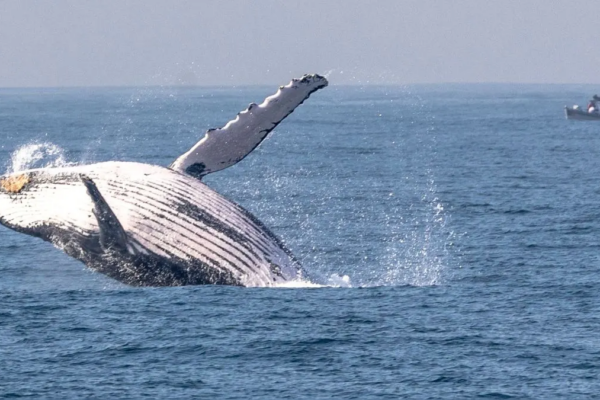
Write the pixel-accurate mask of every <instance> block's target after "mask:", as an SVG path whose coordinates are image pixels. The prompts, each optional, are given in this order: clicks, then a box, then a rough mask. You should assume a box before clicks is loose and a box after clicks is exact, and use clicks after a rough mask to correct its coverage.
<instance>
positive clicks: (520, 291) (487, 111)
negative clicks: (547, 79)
mask: <svg viewBox="0 0 600 400" xmlns="http://www.w3.org/2000/svg"><path fill="white" fill-rule="evenodd" d="M274 89H276V87H275V88H271V87H241V88H240V87H235V88H218V87H214V88H185V87H179V88H178V87H165V88H160V87H155V88H74V89H0V164H2V165H1V167H2V172H4V171H14V170H19V169H23V168H30V167H34V166H38V167H39V166H52V165H64V164H67V163H76V164H81V163H93V162H98V161H106V160H127V161H141V162H146V163H151V164H159V165H165V166H166V165H168V164H169V163H170V162H172V161H173V160H174V159H175V158H176V157H178V156H179V155H180V154H181V153H183V152H184V151H186V150H188V149H189V148H190V147H191V146H192V145H193V144H194V143H195V142H196V141H197V140H198V139H199V138H200V137H201V136H202V135H203V134H204V131H205V130H206V129H208V128H214V127H220V126H223V125H224V124H225V123H226V122H227V121H229V120H230V119H232V118H234V117H235V115H236V113H237V112H238V111H241V110H243V109H244V108H245V107H246V106H247V105H248V104H249V103H250V102H252V101H254V102H261V101H262V99H264V98H265V97H266V96H268V95H270V94H272V93H273V92H274ZM594 90H596V91H598V88H591V87H589V86H564V85H417V86H366V87H359V86H356V87H340V86H336V85H335V81H334V80H333V82H332V83H331V85H330V87H328V88H327V89H325V90H322V91H319V92H317V93H315V94H313V96H312V97H311V98H310V99H309V100H308V101H307V102H306V103H305V104H304V105H302V106H301V107H300V108H298V109H297V110H296V111H295V112H294V113H293V114H292V115H290V117H289V118H288V119H287V120H285V121H284V122H283V123H282V124H281V125H279V127H278V128H277V129H276V130H275V131H274V132H273V133H272V134H271V136H270V137H269V138H268V139H267V140H266V141H265V142H263V144H262V145H261V146H260V147H259V148H258V149H256V150H255V151H254V152H253V153H252V154H251V155H250V156H248V157H247V158H246V159H245V160H243V161H242V162H240V163H239V164H237V165H235V166H234V167H231V168H229V169H227V170H224V171H221V172H219V173H215V174H213V175H211V176H208V177H207V178H206V179H205V182H207V183H208V184H209V185H210V186H211V187H213V188H215V189H216V190H217V191H219V192H220V193H222V194H224V195H225V196H227V197H229V198H230V199H233V200H235V201H236V202H238V203H239V204H241V205H242V206H244V207H245V208H247V209H248V210H250V211H251V212H252V213H254V214H255V215H256V216H257V217H258V218H259V219H261V220H262V221H263V222H264V223H265V224H266V225H267V226H269V227H270V228H271V229H272V230H273V231H274V232H275V233H276V234H277V235H278V236H279V237H280V238H281V239H282V240H283V241H284V242H285V243H286V244H287V246H288V247H289V248H290V249H291V250H292V251H293V252H294V254H295V255H296V256H297V257H298V258H299V259H300V260H301V262H302V264H303V265H304V267H305V269H306V271H307V272H308V273H309V275H310V278H311V281H312V282H313V283H314V285H313V284H308V283H307V284H298V285H297V286H298V287H294V288H270V289H258V288H238V287H222V286H221V287H219V286H196V287H177V288H143V289H141V288H132V287H128V286H124V285H122V284H119V283H117V282H115V281H112V280H110V279H109V278H106V277H104V276H102V275H100V274H97V273H94V272H91V271H89V270H88V269H86V267H85V266H84V265H82V264H81V263H79V262H77V261H75V260H73V259H70V258H69V257H67V256H66V255H65V254H64V253H62V252H61V251H60V250H58V249H56V248H54V247H53V246H52V245H50V244H48V243H45V242H42V241H41V240H39V239H36V238H32V237H28V236H25V235H22V234H18V233H16V232H13V231H10V230H8V229H6V228H4V227H0V397H2V398H19V397H31V398H60V399H71V398H73V399H79V398H127V399H135V398H219V399H247V398H261V399H282V398H294V399H295V398H306V399H317V398H343V399H369V398H382V399H383V398H389V399H397V398H403V399H440V398H445V399H447V398H457V399H467V398H486V399H508V398H515V399H554V398H556V399H589V398H598V396H600V378H599V375H600V257H599V256H600V123H594V122H578V121H567V120H565V118H564V112H563V107H564V105H566V104H568V105H572V104H574V103H579V104H585V102H586V101H587V100H588V96H590V95H591V94H593V92H594ZM1 213H2V210H0V214H1ZM344 276H347V277H348V279H349V281H350V284H349V285H348V284H347V283H346V281H344V280H343V279H342V277H344ZM340 284H341V285H340ZM339 286H342V287H339ZM348 286H349V287H348Z"/></svg>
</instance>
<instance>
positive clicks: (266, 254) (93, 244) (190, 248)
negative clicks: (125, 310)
mask: <svg viewBox="0 0 600 400" xmlns="http://www.w3.org/2000/svg"><path fill="white" fill-rule="evenodd" d="M326 85H327V81H326V80H325V78H322V77H320V76H318V75H310V76H305V77H303V78H302V79H300V80H293V81H292V82H291V83H290V84H289V85H287V86H285V87H281V88H280V90H279V91H278V92H277V93H276V94H275V95H273V96H271V97H269V98H267V99H266V100H265V102H263V103H262V104H261V105H260V106H258V105H256V104H251V105H250V107H249V108H248V110H246V111H244V112H242V113H240V114H238V117H237V118H236V119H235V120H234V121H231V122H230V123H229V124H227V125H226V126H225V127H223V128H221V129H219V130H211V131H209V132H208V133H207V134H206V135H205V137H204V138H203V139H202V140H200V142H199V143H198V144H196V145H195V146H194V147H193V148H192V149H191V150H190V151H188V152H187V153H185V154H184V155H182V156H181V157H179V158H178V159H177V160H176V161H175V162H174V163H173V164H172V165H171V166H170V167H169V168H165V167H160V166H155V165H149V164H142V163H133V162H105V163H98V164H92V165H81V166H71V167H62V168H48V169H36V170H28V171H20V172H18V173H15V174H11V175H8V176H5V177H3V178H2V179H0V223H2V224H3V225H5V226H7V227H9V228H11V229H14V230H16V231H19V232H22V233H25V234H28V235H31V236H36V237H40V238H42V239H44V240H46V241H50V242H52V243H53V244H54V245H55V246H57V247H59V248H61V249H63V250H64V251H65V252H66V253H67V254H68V255H69V256H71V257H74V258H76V259H78V260H80V261H82V262H83V263H84V264H86V265H87V266H88V267H90V268H91V269H93V270H95V271H98V272H101V273H103V274H106V275H107V276H109V277H111V278H114V279H116V280H118V281H120V282H123V283H126V284H129V285H134V286H180V285H198V284H226V285H239V286H273V285H277V284H279V283H282V282H285V281H289V280H294V279H298V278H300V277H301V275H302V272H301V267H300V264H299V263H298V262H297V261H296V260H295V258H294V257H293V255H292V254H291V252H290V251H289V250H287V249H286V248H285V246H284V245H283V244H282V242H281V241H280V240H279V239H278V238H277V237H276V236H275V235H274V234H273V233H272V232H270V231H269V229H268V228H266V227H265V226H264V225H263V224H262V223H261V222H260V221H259V220H258V219H257V218H256V217H254V216H253V215H252V214H250V213H249V212H248V211H246V210H245V209H243V208H242V207H241V206H239V205H237V204H235V203H234V202H232V201H230V200H228V199H226V198H225V197H223V196H221V195H219V194H218V193H216V192H215V191H214V190H212V189H211V188H209V187H208V186H207V185H205V184H204V183H202V182H201V181H200V178H202V176H204V175H206V174H208V173H211V172H215V171H218V170H220V169H223V168H226V167H228V166H230V165H233V164H235V163H236V162H238V161H239V160H241V159H242V158H244V157H245V156H246V155H247V154H248V153H250V152H251V151H252V150H253V149H254V148H255V147H256V146H257V145H258V144H259V143H260V142H261V141H262V140H263V139H264V138H265V137H266V135H267V134H268V133H269V132H270V131H271V130H272V129H273V128H274V127H275V126H277V124H278V123H279V122H280V121H281V120H282V119H284V118H285V117H286V116H287V115H288V114H289V113H291V112H292V111H293V109H294V108H295V107H296V106H297V105H299V104H301V103H302V102H303V101H304V99H306V98H307V97H308V96H309V95H310V94H311V93H312V92H314V91H315V90H318V89H319V88H321V87H324V86H326Z"/></svg>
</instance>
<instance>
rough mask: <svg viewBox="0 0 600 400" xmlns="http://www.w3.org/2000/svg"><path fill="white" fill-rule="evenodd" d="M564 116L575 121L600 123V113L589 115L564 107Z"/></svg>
mask: <svg viewBox="0 0 600 400" xmlns="http://www.w3.org/2000/svg"><path fill="white" fill-rule="evenodd" d="M565 116H566V117H567V119H573V120H577V121H600V113H589V112H587V111H583V110H580V109H579V108H573V107H565Z"/></svg>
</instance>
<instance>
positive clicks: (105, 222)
mask: <svg viewBox="0 0 600 400" xmlns="http://www.w3.org/2000/svg"><path fill="white" fill-rule="evenodd" d="M80 178H81V181H82V182H83V184H84V185H85V188H86V189H87V192H88V194H89V196H90V198H91V199H92V202H93V203H94V209H93V213H94V215H95V216H96V220H97V221H98V227H99V228H100V246H101V247H102V250H104V251H105V252H108V251H113V252H114V251H116V252H118V253H121V254H132V255H133V254H135V249H134V247H133V246H131V245H130V244H129V240H128V238H127V233H125V230H124V229H123V226H121V223H120V222H119V219H118V218H117V216H116V215H115V213H114V212H113V211H112V209H111V208H110V206H109V205H108V203H107V202H106V200H104V197H103V196H102V194H101V193H100V191H99V190H98V187H97V186H96V184H95V183H94V181H93V180H91V179H90V178H88V177H87V176H85V175H80Z"/></svg>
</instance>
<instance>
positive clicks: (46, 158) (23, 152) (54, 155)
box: [6, 142, 74, 174]
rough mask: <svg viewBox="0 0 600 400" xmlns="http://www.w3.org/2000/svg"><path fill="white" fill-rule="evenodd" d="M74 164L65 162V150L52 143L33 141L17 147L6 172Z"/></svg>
mask: <svg viewBox="0 0 600 400" xmlns="http://www.w3.org/2000/svg"><path fill="white" fill-rule="evenodd" d="M69 165H74V163H71V162H67V161H66V157H65V151H64V150H63V149H62V148H61V147H60V146H57V145H55V144H53V143H49V142H33V143H28V144H25V145H23V146H21V147H19V148H17V149H16V150H15V151H13V153H12V154H11V156H10V164H9V165H8V166H7V168H6V173H7V174H12V173H15V172H19V171H23V170H27V169H33V168H53V167H64V166H69Z"/></svg>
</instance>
